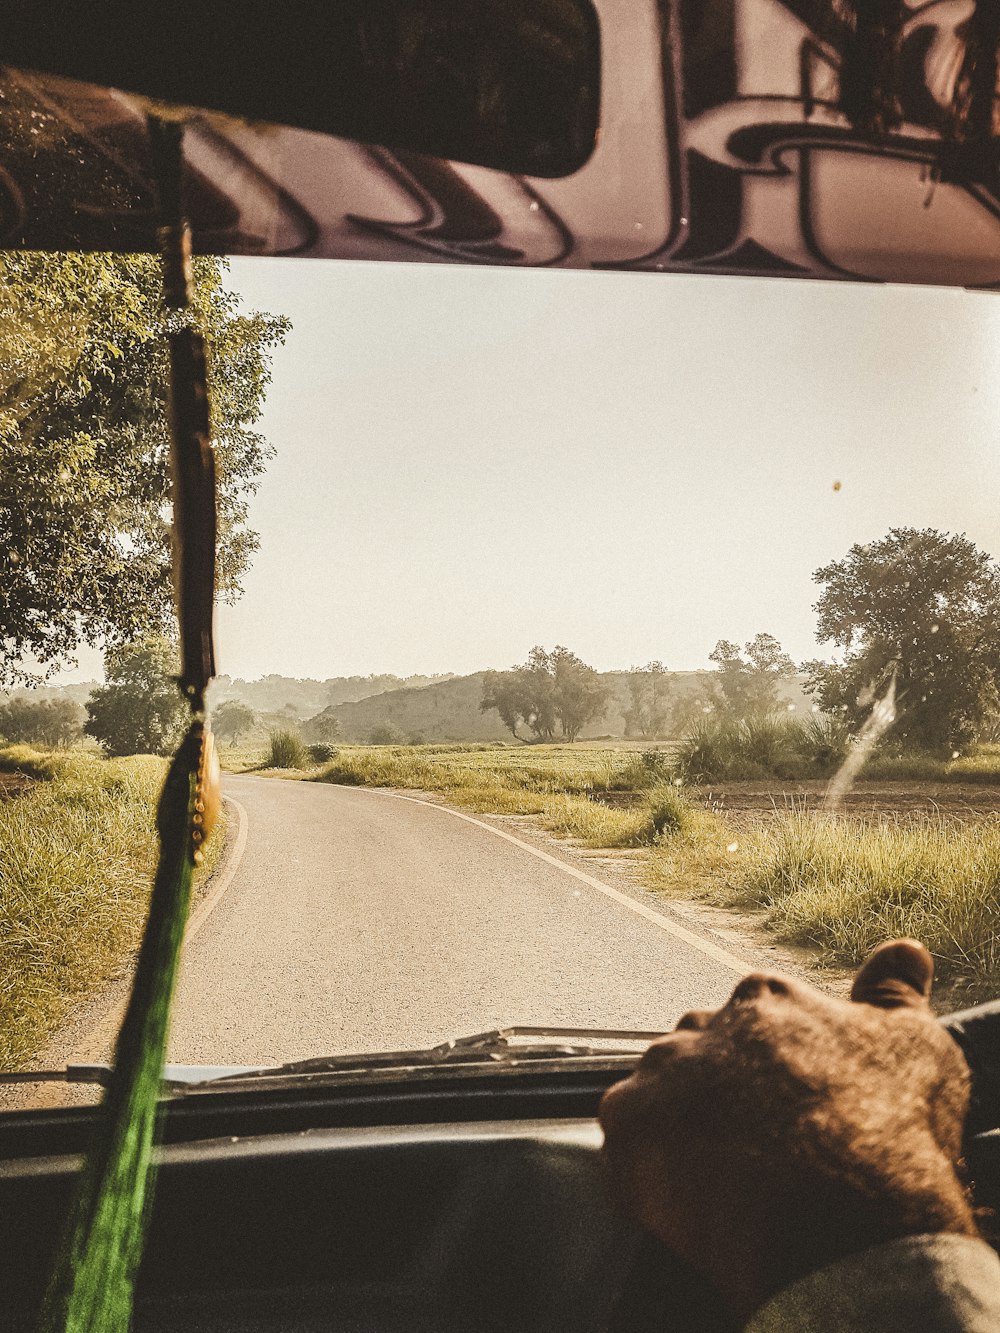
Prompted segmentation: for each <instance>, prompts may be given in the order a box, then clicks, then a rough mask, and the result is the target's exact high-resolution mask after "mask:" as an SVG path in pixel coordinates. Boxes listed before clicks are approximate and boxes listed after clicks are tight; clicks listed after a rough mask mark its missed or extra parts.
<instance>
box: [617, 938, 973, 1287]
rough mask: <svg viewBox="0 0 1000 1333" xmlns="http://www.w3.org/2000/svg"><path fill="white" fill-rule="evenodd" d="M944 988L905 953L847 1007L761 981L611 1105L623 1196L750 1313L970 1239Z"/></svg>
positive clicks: (959, 1088) (742, 986) (657, 1052)
mask: <svg viewBox="0 0 1000 1333" xmlns="http://www.w3.org/2000/svg"><path fill="white" fill-rule="evenodd" d="M932 974H933V967H932V963H931V959H930V956H929V954H928V953H927V951H926V950H925V949H924V948H923V947H922V946H921V945H919V944H916V943H914V942H913V941H906V940H902V941H896V942H894V943H892V944H888V945H884V946H883V947H882V948H881V949H880V950H878V951H877V952H876V953H875V954H874V955H873V957H872V958H871V959H870V960H869V961H868V963H867V964H866V965H865V966H864V967H863V968H862V969H861V971H860V973H859V974H858V977H857V979H856V981H855V984H854V990H853V992H852V999H851V1001H850V1002H848V1001H844V1000H839V999H835V998H833V997H831V996H828V995H825V994H822V993H821V992H819V991H817V990H815V989H813V988H812V987H810V986H807V985H805V984H803V983H801V982H797V981H794V980H790V979H789V978H786V977H780V976H777V975H771V974H765V973H758V974H754V975H752V976H749V977H747V978H745V979H744V980H743V981H741V982H740V983H739V985H738V986H737V987H736V989H735V990H734V992H733V994H732V997H731V998H730V1000H729V1001H728V1003H727V1004H725V1005H724V1006H723V1007H722V1008H721V1009H719V1010H716V1011H712V1012H702V1013H692V1014H688V1015H686V1016H685V1017H684V1018H683V1019H682V1020H681V1022H680V1023H679V1024H678V1026H677V1029H676V1030H675V1031H674V1032H672V1033H670V1034H669V1035H668V1036H666V1037H663V1038H661V1039H660V1040H659V1041H657V1042H654V1043H653V1045H652V1046H651V1047H650V1048H649V1050H648V1051H647V1053H646V1054H645V1056H644V1057H643V1059H642V1061H641V1063H640V1065H639V1068H638V1069H637V1071H636V1073H635V1074H634V1075H633V1076H632V1077H631V1078H629V1079H627V1080H625V1081H624V1082H623V1083H620V1084H618V1085H616V1086H615V1087H613V1088H612V1089H610V1091H609V1092H608V1093H607V1095H606V1097H605V1099H604V1102H603V1104H602V1108H601V1119H602V1123H603V1125H604V1128H605V1135H606V1152H607V1156H608V1160H609V1164H610V1166H611V1171H612V1176H613V1180H614V1183H615V1187H616V1189H617V1190H618V1192H619V1193H620V1194H621V1196H622V1198H623V1199H624V1200H625V1201H626V1203H627V1205H628V1206H629V1208H630V1210H631V1211H633V1212H634V1213H635V1214H636V1216H637V1217H638V1218H639V1220H640V1221H642V1222H643V1224H644V1225H645V1226H646V1227H647V1228H648V1229H649V1230H651V1231H652V1232H653V1233H654V1234H656V1235H658V1236H659V1237H660V1239H661V1240H663V1241H664V1242H665V1243H666V1244H667V1245H668V1246H669V1247H670V1248H671V1249H672V1250H674V1251H675V1252H676V1253H678V1254H679V1255H681V1257H682V1258H684V1259H686V1260H687V1261H688V1262H689V1263H691V1264H692V1265H693V1266H694V1267H696V1268H699V1269H700V1270H701V1271H702V1272H705V1273H706V1274H707V1275H708V1276H710V1277H712V1278H713V1280H715V1281H716V1282H717V1284H718V1285H719V1286H720V1287H721V1288H722V1289H723V1290H726V1289H727V1287H728V1289H729V1294H730V1296H731V1298H732V1301H733V1304H734V1306H736V1307H737V1308H740V1307H742V1309H743V1310H744V1311H747V1312H748V1307H749V1309H752V1308H754V1306H755V1305H757V1304H759V1303H760V1302H761V1301H762V1300H763V1299H766V1297H767V1296H768V1295H770V1294H771V1293H772V1292H773V1291H776V1290H778V1289H779V1288H780V1287H781V1286H784V1285H786V1284H787V1282H789V1281H791V1280H793V1279H794V1278H795V1277H798V1276H801V1275H803V1274H804V1273H806V1272H810V1271H812V1270H813V1269H815V1268H817V1267H820V1266H822V1265H823V1264H826V1263H829V1262H832V1261H833V1260H834V1259H836V1258H839V1257H842V1256H843V1255H845V1254H849V1253H852V1252H854V1251H856V1250H860V1249H863V1248H866V1247H867V1246H869V1245H872V1244H876V1243H879V1242H882V1241H885V1240H889V1239H892V1238H894V1237H897V1236H904V1235H914V1234H919V1233H923V1232H932V1231H934V1232H936V1231H957V1232H962V1233H965V1234H975V1225H974V1222H973V1219H972V1214H971V1211H970V1208H969V1204H968V1200H967V1197H966V1192H965V1190H964V1188H963V1186H962V1183H961V1181H960V1179H959V1176H958V1174H957V1171H956V1163H957V1161H958V1158H959V1155H960V1152H961V1142H962V1128H963V1122H964V1118H965V1113H966V1110H967V1107H968V1096H969V1074H968V1069H967V1067H966V1065H965V1061H964V1059H963V1057H962V1055H961V1053H960V1052H959V1050H958V1048H957V1047H956V1046H955V1044H954V1042H953V1041H952V1039H951V1038H950V1037H949V1036H948V1034H947V1033H946V1032H944V1031H943V1030H942V1029H941V1028H940V1027H939V1025H938V1024H937V1023H936V1022H935V1021H934V1019H933V1018H932V1015H931V1012H930V1008H929V1004H928V997H929V994H930V987H931V978H932Z"/></svg>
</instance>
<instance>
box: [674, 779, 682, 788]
mask: <svg viewBox="0 0 1000 1333" xmlns="http://www.w3.org/2000/svg"><path fill="white" fill-rule="evenodd" d="M683 785H684V779H683V778H674V786H675V787H681V786H683Z"/></svg>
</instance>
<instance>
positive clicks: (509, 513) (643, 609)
mask: <svg viewBox="0 0 1000 1333" xmlns="http://www.w3.org/2000/svg"><path fill="white" fill-rule="evenodd" d="M231 280H232V284H233V286H234V287H235V288H236V289H237V290H238V291H239V292H241V293H242V295H243V296H244V298H245V302H246V304H247V306H249V307H257V308H260V309H264V310H268V311H272V312H275V313H283V314H286V315H288V316H289V317H290V318H291V321H292V326H293V327H292V332H291V334H290V335H289V337H288V340H287V343H286V345H285V347H284V348H282V349H280V350H279V351H278V353H277V355H276V357H275V362H274V383H273V385H272V387H271V391H270V394H269V397H268V401H267V407H266V410H265V414H264V417H263V421H262V423H261V428H262V430H263V432H264V434H265V435H266V436H267V437H268V439H269V440H270V441H271V442H272V444H273V445H274V446H275V448H276V450H277V453H276V456H275V458H274V460H273V462H272V463H271V465H270V467H269V469H268V472H267V475H266V476H265V478H264V479H263V482H262V484H261V487H260V490H259V492H258V495H257V497H256V499H255V501H254V502H253V505H252V511H251V512H252V522H253V525H254V526H255V527H256V528H257V530H258V531H259V533H260V536H261V549H260V551H259V553H258V555H257V558H256V561H255V564H254V567H253V569H252V571H251V572H250V574H249V575H248V577H247V579H246V582H245V588H246V592H245V595H244V597H243V599H242V601H241V602H240V603H239V605H238V606H237V607H235V608H226V607H223V608H221V610H220V612H219V616H218V627H217V628H218V662H219V669H220V671H223V672H227V673H229V674H230V675H233V676H243V677H245V678H248V679H249V678H255V677H257V676H260V675H262V674H265V673H268V672H279V673H282V674H286V675H292V676H315V677H320V678H323V677H328V676H335V675H348V674H353V673H361V674H367V673H368V672H371V671H377V672H381V671H394V672H398V673H399V674H404V675H405V674H409V673H411V672H426V673H430V672H441V671H455V672H461V673H464V672H469V671H475V670H479V669H482V668H485V667H490V666H494V667H502V666H508V665H510V664H512V663H513V662H515V661H521V660H523V659H524V657H525V656H526V654H527V652H528V650H529V649H530V648H531V647H532V645H533V644H535V643H544V644H546V645H548V646H552V645H553V644H555V643H562V644H565V645H566V646H568V647H569V648H571V649H573V650H574V651H575V652H577V653H579V654H580V656H581V657H583V658H584V659H585V660H586V661H588V662H590V663H592V664H593V665H594V666H596V667H598V668H599V669H602V670H606V669H610V668H613V667H628V666H630V665H632V664H637V663H643V662H646V661H648V660H649V659H650V658H661V659H662V660H663V661H664V662H665V663H666V664H667V666H668V667H670V668H672V669H689V668H696V667H704V666H707V665H708V662H707V660H706V659H707V654H708V653H709V651H710V650H711V648H712V646H713V645H714V643H715V642H716V640H717V639H719V638H722V637H725V638H730V639H736V640H738V641H744V640H746V639H749V638H751V637H752V636H753V635H754V634H755V633H757V631H759V630H767V631H769V632H770V633H772V634H775V635H776V636H777V637H778V638H779V639H780V640H781V642H782V643H783V644H784V646H785V648H786V650H787V651H789V652H790V653H791V654H792V656H793V657H795V658H796V659H797V660H801V659H803V658H807V657H812V656H815V655H816V654H817V646H816V643H815V639H814V637H813V629H814V616H813V613H812V609H811V608H812V603H813V602H814V600H815V597H816V588H815V585H814V584H813V583H812V581H811V574H812V572H813V571H814V570H815V569H816V568H817V567H818V566H819V565H821V564H823V563H826V562H828V561H829V560H831V559H835V558H838V557H840V556H842V555H844V554H845V553H846V551H847V549H848V548H849V546H850V545H851V544H852V543H853V542H856V541H868V540H872V539H875V538H878V537H880V536H882V535H884V534H885V532H886V531H887V530H888V529H889V528H890V527H892V526H901V525H913V526H916V527H925V526H931V527H937V528H940V529H942V530H946V531H952V532H954V531H962V532H965V533H966V534H967V535H968V536H969V537H970V538H971V539H972V540H973V541H974V542H976V544H977V545H979V546H980V547H982V548H984V549H986V550H988V551H990V552H991V553H993V554H995V555H1000V519H998V505H997V499H998V493H1000V448H998V443H1000V374H998V373H997V367H998V366H1000V301H998V300H997V299H996V298H995V297H990V296H988V295H979V294H967V293H963V292H958V291H950V290H943V289H933V290H932V289H920V288H901V287H880V286H875V285H871V286H868V285H849V284H840V283H838V284H834V283H820V282H813V281H804V282H793V281H789V280H764V279H724V278H713V277H681V276H675V275H662V276H660V275H655V274H638V275H631V274H612V273H580V272H546V271H525V270H522V271H511V270H505V269H480V268H472V267H445V266H436V265H421V264H408V265H403V264H368V263H345V262H336V261H318V260H310V261H295V260H287V259H286V260H281V259H278V260H267V259H264V260H248V259H244V260H234V261H233V262H232V269H231ZM835 482H840V483H841V485H840V489H839V490H835V489H834V483H835ZM98 664H99V659H98V658H97V657H96V655H94V654H84V655H82V656H81V659H80V669H79V670H78V671H76V672H74V673H73V677H74V678H76V679H87V678H91V677H93V676H94V675H95V674H96V673H97V668H98Z"/></svg>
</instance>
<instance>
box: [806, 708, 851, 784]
mask: <svg viewBox="0 0 1000 1333" xmlns="http://www.w3.org/2000/svg"><path fill="white" fill-rule="evenodd" d="M796 725H797V726H798V728H799V735H798V737H797V738H796V742H795V744H796V747H797V749H798V753H799V754H800V755H801V756H802V758H803V759H804V760H805V761H806V763H807V764H808V765H809V766H810V767H811V768H813V769H814V770H815V774H816V776H818V777H826V776H827V775H828V774H832V773H835V772H836V771H837V769H838V768H840V766H841V764H843V762H844V760H845V759H846V758H847V756H848V754H849V753H850V750H851V729H850V727H849V726H848V724H847V722H846V721H845V720H844V719H843V718H842V717H833V716H831V715H829V714H825V713H821V714H819V715H818V716H816V717H811V718H809V719H808V720H807V721H806V722H800V723H797V724H796Z"/></svg>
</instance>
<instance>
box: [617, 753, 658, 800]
mask: <svg viewBox="0 0 1000 1333" xmlns="http://www.w3.org/2000/svg"><path fill="white" fill-rule="evenodd" d="M672 774H673V764H672V761H671V758H670V755H669V754H668V753H667V751H665V750H643V751H642V753H641V754H630V755H629V757H628V758H627V759H626V760H625V763H624V764H622V766H621V767H620V768H618V769H616V770H615V771H614V773H613V774H612V777H611V781H610V783H609V786H610V788H611V790H612V791H645V790H646V789H647V788H649V787H656V786H658V785H659V784H660V783H663V782H669V781H670V779H671V776H672Z"/></svg>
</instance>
